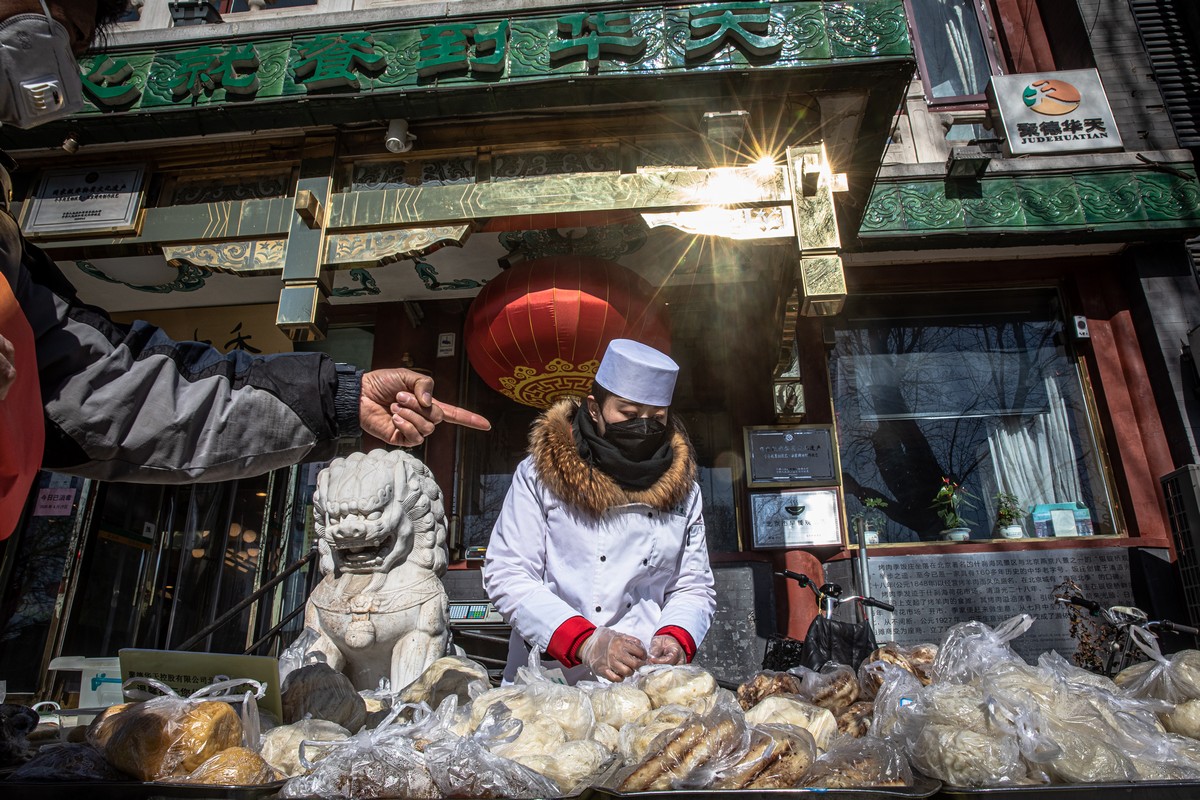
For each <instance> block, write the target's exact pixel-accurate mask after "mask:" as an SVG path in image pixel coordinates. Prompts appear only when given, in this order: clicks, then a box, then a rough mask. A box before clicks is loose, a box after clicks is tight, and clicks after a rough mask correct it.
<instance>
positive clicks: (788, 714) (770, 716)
mask: <svg viewBox="0 0 1200 800" xmlns="http://www.w3.org/2000/svg"><path fill="white" fill-rule="evenodd" d="M746 722H748V723H749V724H751V725H775V724H781V725H795V726H797V727H800V728H804V729H805V730H806V731H808V732H809V733H810V734H812V737H813V741H815V742H816V744H817V750H819V751H821V752H824V751H825V749H826V748H828V746H829V741H830V740H831V739H832V738H833V735H834V734H835V733H837V720H836V719H835V718H834V716H833V712H832V711H830V710H829V709H827V708H821V707H820V706H815V705H813V704H812V703H810V702H808V701H807V700H802V699H800V698H799V697H792V696H787V695H781V694H777V695H774V696H772V697H768V698H767V699H765V700H763V701H762V702H761V703H759V704H758V705H756V706H755V707H754V708H752V709H750V710H749V711H747V712H746Z"/></svg>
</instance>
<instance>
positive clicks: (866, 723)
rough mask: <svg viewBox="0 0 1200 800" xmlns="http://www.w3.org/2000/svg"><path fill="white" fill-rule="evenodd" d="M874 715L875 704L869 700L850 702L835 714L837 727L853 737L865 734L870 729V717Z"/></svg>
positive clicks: (841, 731)
mask: <svg viewBox="0 0 1200 800" xmlns="http://www.w3.org/2000/svg"><path fill="white" fill-rule="evenodd" d="M874 715H875V704H874V703H872V702H870V701H869V700H860V701H858V702H857V703H852V704H850V705H849V706H847V707H846V708H844V709H842V711H841V712H840V713H839V714H838V716H837V729H838V732H839V733H844V734H845V735H847V736H851V737H853V738H855V739H859V738H862V737H863V736H866V735H867V733H868V732H869V731H870V730H871V718H872V717H873V716H874Z"/></svg>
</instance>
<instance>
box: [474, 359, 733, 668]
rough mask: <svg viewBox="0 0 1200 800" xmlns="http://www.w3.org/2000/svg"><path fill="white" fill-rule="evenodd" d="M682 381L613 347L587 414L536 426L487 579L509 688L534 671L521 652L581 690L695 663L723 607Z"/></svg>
mask: <svg viewBox="0 0 1200 800" xmlns="http://www.w3.org/2000/svg"><path fill="white" fill-rule="evenodd" d="M678 373H679V366H678V365H677V364H676V363H675V362H674V361H672V360H671V359H670V358H669V357H668V356H666V355H664V354H663V353H660V352H659V351H658V350H655V349H654V348H652V347H648V346H646V345H644V344H641V343H639V342H635V341H632V340H629V339H616V340H614V341H613V342H612V343H611V344H610V345H609V346H608V350H607V351H606V352H605V354H604V359H603V360H602V361H601V362H600V367H599V369H598V370H597V372H596V381H595V383H594V384H593V387H592V393H591V394H590V395H588V397H587V398H586V399H585V400H584V401H583V403H582V404H581V403H580V402H579V400H577V399H568V400H561V401H559V402H558V403H556V404H555V405H554V406H552V407H551V408H549V409H548V410H547V411H546V412H545V413H543V414H542V416H541V417H539V418H538V420H537V422H535V423H534V426H533V430H532V432H531V434H530V445H529V455H528V456H527V457H526V458H525V460H523V461H522V462H521V463H520V465H519V466H518V467H517V471H516V474H515V475H514V476H513V483H512V488H511V489H509V492H508V496H507V497H506V498H505V500H504V508H503V509H502V510H501V512H500V518H499V519H498V520H497V521H496V527H495V529H494V530H493V531H492V538H491V542H490V543H489V545H488V549H487V560H486V562H485V564H484V568H483V583H484V587H485V588H486V589H487V593H488V596H489V597H490V598H491V599H492V602H493V603H495V605H496V608H497V609H498V610H499V612H500V614H501V615H502V616H503V617H504V619H505V621H507V622H508V624H509V625H511V626H512V628H513V634H512V638H511V640H510V642H509V651H508V664H507V666H506V667H505V670H504V678H505V680H506V681H511V680H513V679H514V678H515V677H516V673H517V669H518V668H519V667H521V666H523V665H524V664H526V663H527V662H528V659H529V647H528V646H527V644H526V643H528V645H532V646H534V647H537V648H539V649H541V650H542V651H543V652H545V653H546V654H547V656H549V657H550V658H552V659H554V660H555V661H557V662H559V665H561V667H562V668H563V671H564V673H565V674H566V677H567V680H569V681H570V682H572V683H574V682H576V681H578V680H582V679H585V678H591V677H593V676H600V677H603V678H606V679H608V680H611V681H619V680H623V679H624V678H626V677H628V676H630V675H632V674H633V672H634V671H635V670H636V669H637V668H638V667H639V666H641V665H643V664H646V663H656V664H682V663H685V662H688V661H691V659H692V657H693V656H694V655H695V654H696V648H698V647H699V646H700V643H701V641H702V640H703V639H704V635H705V633H707V632H708V627H709V624H710V623H711V622H712V616H713V612H714V610H715V608H716V593H715V592H714V590H713V575H712V568H711V567H710V566H709V563H708V550H707V548H706V546H705V539H704V519H703V517H702V516H701V506H702V503H701V498H700V487H699V485H698V484H697V483H696V458H695V454H694V453H693V451H692V447H691V443H690V442H689V441H688V438H687V434H686V433H685V432H684V430H683V428H682V426H681V425H680V423H679V421H678V420H677V419H676V417H675V416H674V415H672V414H671V413H670V406H671V395H672V393H673V392H674V390H675V378H676V376H677V375H678Z"/></svg>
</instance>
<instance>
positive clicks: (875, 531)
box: [859, 497, 888, 544]
mask: <svg viewBox="0 0 1200 800" xmlns="http://www.w3.org/2000/svg"><path fill="white" fill-rule="evenodd" d="M887 506H888V501H887V500H884V499H883V498H882V497H868V498H867V499H866V500H864V501H863V508H864V509H865V510H864V511H862V512H861V513H860V514H859V516H861V517H862V520H863V536H864V537H866V540H867V544H879V534H880V533H881V532H882V531H883V527H884V525H886V524H887V517H886V516H884V514H883V509H885V508H887Z"/></svg>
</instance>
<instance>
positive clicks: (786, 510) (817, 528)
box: [750, 486, 842, 549]
mask: <svg viewBox="0 0 1200 800" xmlns="http://www.w3.org/2000/svg"><path fill="white" fill-rule="evenodd" d="M841 507H842V504H841V498H840V497H839V495H838V489H837V487H833V486H831V487H829V488H823V489H806V490H799V491H794V492H752V493H751V494H750V520H751V525H752V526H753V529H754V542H753V543H754V546H755V547H756V548H765V549H771V548H788V547H814V546H826V545H834V546H840V545H841V544H842V515H841Z"/></svg>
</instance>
